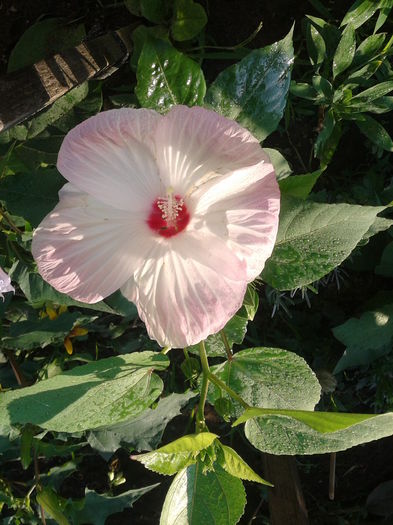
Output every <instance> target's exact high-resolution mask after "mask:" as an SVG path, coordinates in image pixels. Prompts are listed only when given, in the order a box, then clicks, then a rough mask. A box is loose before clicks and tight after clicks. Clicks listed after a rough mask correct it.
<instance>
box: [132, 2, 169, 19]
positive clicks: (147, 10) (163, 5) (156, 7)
mask: <svg viewBox="0 0 393 525" xmlns="http://www.w3.org/2000/svg"><path fill="white" fill-rule="evenodd" d="M124 3H125V6H126V8H127V9H128V10H129V11H130V12H131V13H132V14H133V15H136V16H143V17H144V18H146V19H147V20H149V21H150V22H154V23H155V24H159V23H160V22H164V21H165V20H166V19H167V18H168V15H169V9H168V2H167V0H124Z"/></svg>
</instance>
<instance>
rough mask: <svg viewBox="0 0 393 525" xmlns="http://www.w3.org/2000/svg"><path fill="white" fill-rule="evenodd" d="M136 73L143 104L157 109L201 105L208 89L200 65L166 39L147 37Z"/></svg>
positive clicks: (137, 86) (140, 98)
mask: <svg viewBox="0 0 393 525" xmlns="http://www.w3.org/2000/svg"><path fill="white" fill-rule="evenodd" d="M136 76H137V85H136V88H135V94H136V96H137V97H138V100H139V102H140V104H141V105H142V106H143V107H146V108H152V109H155V110H156V111H165V110H167V109H169V108H170V107H171V106H173V105H176V104H185V105H187V106H195V105H198V104H201V103H202V101H203V97H204V95H205V91H206V84H205V78H204V76H203V73H202V70H201V68H200V66H199V65H198V64H197V63H196V62H194V61H193V60H191V59H190V58H188V57H187V56H185V55H183V53H180V52H179V51H177V50H176V49H175V48H174V47H173V46H172V45H171V44H170V43H169V42H167V41H165V40H158V39H154V38H151V37H150V38H149V39H147V40H146V42H145V44H144V46H143V49H142V52H141V55H140V57H139V60H138V69H137V73H136Z"/></svg>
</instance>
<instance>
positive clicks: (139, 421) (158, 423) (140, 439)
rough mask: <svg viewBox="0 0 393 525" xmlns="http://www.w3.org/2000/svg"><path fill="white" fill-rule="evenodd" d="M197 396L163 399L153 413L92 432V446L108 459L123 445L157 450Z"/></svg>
mask: <svg viewBox="0 0 393 525" xmlns="http://www.w3.org/2000/svg"><path fill="white" fill-rule="evenodd" d="M195 396H196V394H194V393H193V392H186V393H184V394H170V395H169V396H166V397H164V398H162V399H160V401H159V402H158V404H157V406H156V408H154V410H153V409H152V408H148V409H147V410H145V411H144V412H142V413H141V414H139V415H138V416H136V417H134V418H132V419H131V420H130V421H124V422H123V423H118V424H117V425H111V426H108V427H105V428H102V429H97V430H95V431H92V432H90V433H89V435H88V437H87V439H88V441H89V444H90V446H91V447H92V448H94V449H95V450H97V451H98V452H99V453H100V454H101V455H102V456H104V458H105V459H109V458H110V456H112V454H113V453H114V452H116V450H117V449H119V448H120V447H121V446H122V445H125V446H126V447H129V448H132V449H133V450H137V451H141V450H153V449H155V448H156V447H158V445H159V443H160V441H161V438H162V434H163V432H164V430H165V428H166V426H167V424H168V423H169V421H171V420H172V419H173V418H174V417H176V416H178V415H180V410H181V408H182V407H183V406H184V405H186V403H188V401H189V400H190V399H192V398H193V397H195Z"/></svg>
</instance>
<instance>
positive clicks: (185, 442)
mask: <svg viewBox="0 0 393 525" xmlns="http://www.w3.org/2000/svg"><path fill="white" fill-rule="evenodd" d="M215 439H217V435H216V434H211V433H210V432H201V433H200V434H189V435H187V436H183V437H181V438H179V439H176V440H175V441H172V442H171V443H169V444H168V445H165V446H164V447H161V448H158V449H157V450H153V451H152V452H148V453H146V454H139V455H138V456H131V457H132V459H135V460H137V461H140V462H141V463H143V464H144V465H145V467H146V468H148V469H150V470H153V471H154V472H159V473H160V474H168V475H171V474H175V473H176V472H178V471H179V470H182V469H184V468H186V467H188V466H189V465H192V464H193V463H196V462H197V459H198V456H199V453H200V452H201V451H202V450H204V449H206V448H208V447H210V445H211V444H212V443H213V441H215Z"/></svg>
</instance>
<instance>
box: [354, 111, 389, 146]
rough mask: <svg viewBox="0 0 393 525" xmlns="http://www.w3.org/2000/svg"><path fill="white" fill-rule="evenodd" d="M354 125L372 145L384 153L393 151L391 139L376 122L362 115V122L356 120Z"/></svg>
mask: <svg viewBox="0 0 393 525" xmlns="http://www.w3.org/2000/svg"><path fill="white" fill-rule="evenodd" d="M356 125H357V127H358V128H359V129H360V131H361V132H362V133H363V135H365V136H366V137H367V138H368V139H369V140H370V141H371V142H372V143H373V144H376V145H377V146H378V147H379V148H381V149H383V150H385V151H393V140H392V138H391V137H390V135H389V133H388V132H387V131H386V129H385V128H384V127H383V126H382V124H380V123H379V122H378V121H377V120H375V119H373V118H372V117H370V116H369V115H362V120H356Z"/></svg>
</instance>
